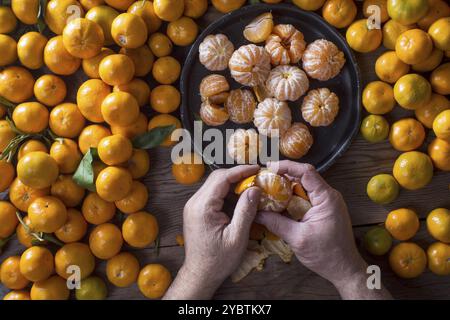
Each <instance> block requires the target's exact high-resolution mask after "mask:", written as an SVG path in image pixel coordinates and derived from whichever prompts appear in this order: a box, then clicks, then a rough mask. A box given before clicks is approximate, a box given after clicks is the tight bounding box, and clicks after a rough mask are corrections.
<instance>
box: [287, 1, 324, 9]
mask: <svg viewBox="0 0 450 320" xmlns="http://www.w3.org/2000/svg"><path fill="white" fill-rule="evenodd" d="M292 2H293V3H294V4H295V5H296V6H297V7H299V8H300V9H303V10H306V11H316V10H319V9H320V8H321V7H322V6H323V4H324V3H325V0H293V1H292Z"/></svg>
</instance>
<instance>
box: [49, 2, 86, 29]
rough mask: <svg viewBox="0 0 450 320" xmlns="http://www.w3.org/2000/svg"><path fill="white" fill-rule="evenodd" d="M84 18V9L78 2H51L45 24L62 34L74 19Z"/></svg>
mask: <svg viewBox="0 0 450 320" xmlns="http://www.w3.org/2000/svg"><path fill="white" fill-rule="evenodd" d="M77 7H78V8H77ZM82 17H84V9H83V7H82V6H81V4H80V3H79V2H78V1H77V0H50V1H49V2H48V3H47V8H46V10H45V23H46V24H47V26H48V27H49V28H50V30H51V31H53V32H54V33H56V34H62V33H63V30H64V27H65V26H66V24H67V23H69V22H70V21H71V20H72V19H74V18H82Z"/></svg>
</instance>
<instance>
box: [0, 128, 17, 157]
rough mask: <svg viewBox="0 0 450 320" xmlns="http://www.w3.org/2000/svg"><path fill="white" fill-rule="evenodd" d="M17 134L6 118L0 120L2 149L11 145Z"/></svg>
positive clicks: (0, 149)
mask: <svg viewBox="0 0 450 320" xmlns="http://www.w3.org/2000/svg"><path fill="white" fill-rule="evenodd" d="M15 136H16V132H15V131H14V130H13V129H12V128H11V126H10V124H9V122H8V121H6V120H0V151H1V152H3V150H4V149H5V148H6V147H7V146H8V145H9V143H10V142H11V140H12V139H14V138H15Z"/></svg>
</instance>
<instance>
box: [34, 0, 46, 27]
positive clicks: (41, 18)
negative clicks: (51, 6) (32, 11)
mask: <svg viewBox="0 0 450 320" xmlns="http://www.w3.org/2000/svg"><path fill="white" fill-rule="evenodd" d="M46 7H47V0H39V10H38V14H37V18H38V20H37V24H36V26H37V29H38V31H39V32H40V33H43V32H44V30H45V28H46V27H47V25H46V24H45V8H46Z"/></svg>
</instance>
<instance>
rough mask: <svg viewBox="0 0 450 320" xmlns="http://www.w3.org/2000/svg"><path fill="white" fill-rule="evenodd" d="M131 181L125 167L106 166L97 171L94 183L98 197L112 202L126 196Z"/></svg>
mask: <svg viewBox="0 0 450 320" xmlns="http://www.w3.org/2000/svg"><path fill="white" fill-rule="evenodd" d="M132 183H133V181H132V178H131V174H130V172H129V171H128V170H127V169H124V168H120V167H107V168H106V169H103V170H102V171H101V172H100V173H99V175H98V177H97V180H96V182H95V185H96V187H97V193H98V195H99V196H100V198H102V199H103V200H106V201H110V202H114V201H119V200H122V199H123V198H125V197H126V196H127V194H128V193H129V192H130V191H131V186H132Z"/></svg>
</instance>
